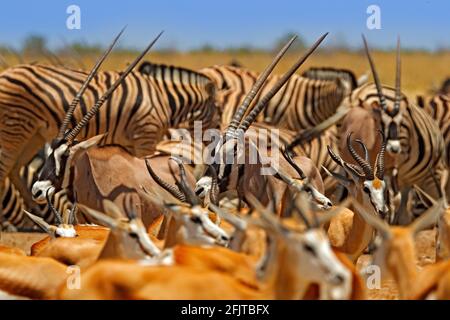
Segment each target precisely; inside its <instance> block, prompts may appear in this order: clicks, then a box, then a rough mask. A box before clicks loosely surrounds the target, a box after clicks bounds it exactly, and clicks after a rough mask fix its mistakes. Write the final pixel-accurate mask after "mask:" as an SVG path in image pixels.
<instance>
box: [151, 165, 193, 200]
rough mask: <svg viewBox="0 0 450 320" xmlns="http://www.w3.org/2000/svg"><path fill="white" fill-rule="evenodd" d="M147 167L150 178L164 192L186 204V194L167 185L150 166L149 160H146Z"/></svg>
mask: <svg viewBox="0 0 450 320" xmlns="http://www.w3.org/2000/svg"><path fill="white" fill-rule="evenodd" d="M145 165H146V166H147V171H148V173H149V174H150V176H151V177H152V178H153V180H155V182H156V183H157V184H158V185H159V186H160V187H161V188H163V189H164V190H166V191H167V192H169V193H170V194H171V195H172V196H174V197H175V198H176V199H178V200H180V201H181V202H186V197H185V196H184V194H183V193H182V192H181V191H180V190H178V189H177V188H176V187H175V186H173V185H171V184H169V183H167V182H166V181H164V180H162V179H161V178H160V177H159V176H158V175H157V174H156V173H155V172H154V171H153V169H152V167H151V166H150V163H149V162H148V160H147V159H145Z"/></svg>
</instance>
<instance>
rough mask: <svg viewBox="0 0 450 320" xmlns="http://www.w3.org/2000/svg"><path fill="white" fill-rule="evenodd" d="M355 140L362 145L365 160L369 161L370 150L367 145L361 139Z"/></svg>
mask: <svg viewBox="0 0 450 320" xmlns="http://www.w3.org/2000/svg"><path fill="white" fill-rule="evenodd" d="M355 142H356V143H357V144H359V145H360V146H361V148H362V149H363V151H364V160H365V161H367V162H369V150H367V147H366V145H365V144H364V142H362V141H361V140H359V139H355Z"/></svg>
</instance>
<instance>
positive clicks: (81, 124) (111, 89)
mask: <svg viewBox="0 0 450 320" xmlns="http://www.w3.org/2000/svg"><path fill="white" fill-rule="evenodd" d="M162 34H163V31H161V32H160V33H159V34H158V35H157V36H156V38H155V39H154V40H153V41H152V42H150V44H149V45H148V46H147V48H145V50H144V51H142V53H141V54H140V55H139V56H138V57H137V58H136V59H135V60H134V61H133V62H132V63H131V64H130V65H129V66H128V67H127V68H126V69H125V71H124V72H123V73H122V74H121V75H120V77H119V78H118V79H117V80H116V82H114V83H113V85H112V86H111V87H109V88H108V90H107V91H106V92H105V94H104V95H103V96H102V97H101V98H100V99H99V100H97V102H96V103H95V105H94V106H93V107H92V108H91V109H90V110H89V111H88V113H86V115H85V116H84V117H83V119H81V121H80V122H79V123H78V124H77V125H76V127H75V128H73V129H72V130H71V131H70V132H69V133H68V134H66V136H65V139H66V140H68V141H72V140H73V139H74V138H75V137H76V136H77V135H78V134H79V133H80V131H81V129H82V128H83V127H84V126H85V125H86V124H87V123H88V122H89V120H91V118H92V117H93V116H95V115H96V114H97V112H98V110H99V109H100V107H101V106H102V105H103V104H104V103H105V101H106V100H107V99H108V98H109V97H110V96H111V94H112V93H113V92H114V91H115V90H116V89H117V87H119V85H120V84H121V83H122V82H123V81H124V80H125V78H126V77H127V76H128V75H129V74H130V72H131V71H133V69H134V67H136V65H137V64H138V63H139V61H141V60H142V58H143V57H144V56H145V55H146V54H147V52H148V51H149V50H150V49H151V48H152V47H153V45H154V44H155V42H156V41H157V40H158V39H159V37H161V35H162Z"/></svg>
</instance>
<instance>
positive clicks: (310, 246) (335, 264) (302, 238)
mask: <svg viewBox="0 0 450 320" xmlns="http://www.w3.org/2000/svg"><path fill="white" fill-rule="evenodd" d="M304 195H305V194H304V193H298V194H297V195H296V196H295V197H294V199H293V200H292V203H293V208H292V210H293V212H294V213H295V214H296V216H297V217H298V218H299V219H300V220H301V221H302V222H303V223H304V226H305V229H304V231H302V232H298V230H297V231H294V230H290V229H288V228H286V227H285V226H284V225H283V224H282V220H280V219H278V218H277V217H276V216H275V215H274V213H273V212H270V210H268V209H267V208H265V207H263V206H262V205H261V203H260V202H259V201H258V200H257V199H256V197H254V196H253V195H251V194H249V195H247V196H246V197H247V198H248V199H249V202H250V203H251V206H252V207H254V208H255V209H256V211H257V212H258V213H259V214H260V219H259V220H260V221H259V225H260V226H261V227H263V228H264V229H265V230H266V232H267V233H268V234H272V235H276V237H278V238H280V239H281V241H282V242H283V243H284V244H285V250H286V257H288V260H289V261H288V262H286V263H284V264H283V273H286V274H289V275H290V277H291V279H290V281H293V282H294V281H299V282H300V281H306V282H309V283H317V284H320V287H321V290H326V291H327V292H326V294H324V295H322V296H326V297H327V298H328V299H348V297H349V295H350V292H351V281H352V276H351V273H350V271H349V270H348V269H347V268H345V267H344V266H343V264H342V263H341V262H340V261H339V260H338V259H337V257H336V255H335V254H334V253H333V251H332V249H331V245H330V242H329V239H328V237H327V235H326V233H325V231H324V229H323V224H324V223H326V222H327V221H329V219H331V218H332V217H333V216H334V215H335V214H336V213H337V212H338V209H332V210H330V211H326V212H325V213H324V214H323V215H321V216H319V215H317V213H316V212H312V219H311V218H308V216H307V212H305V211H306V210H308V211H309V204H310V202H309V201H308V199H307V198H306V197H305V196H304ZM249 222H251V220H249ZM259 269H260V270H258V271H261V270H264V269H265V267H264V265H263V264H262V265H260V266H259Z"/></svg>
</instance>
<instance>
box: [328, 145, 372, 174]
mask: <svg viewBox="0 0 450 320" xmlns="http://www.w3.org/2000/svg"><path fill="white" fill-rule="evenodd" d="M327 150H328V154H329V155H330V157H331V160H333V161H334V162H336V163H337V164H338V165H339V166H341V167H342V168H344V169H347V170H350V171H351V172H352V173H353V174H355V175H357V176H358V177H360V178H363V177H365V175H364V173H361V172H360V169H359V168H358V167H357V166H356V165H353V164H352V163H347V162H345V161H344V160H342V158H341V157H340V156H338V155H337V154H336V153H334V151H333V150H332V149H331V147H330V146H327ZM322 168H323V169H325V172H327V173H328V172H329V171H328V170H327V169H326V168H325V167H323V166H322ZM329 175H330V176H337V177H338V178H339V177H340V175H337V174H336V173H334V172H329Z"/></svg>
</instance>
